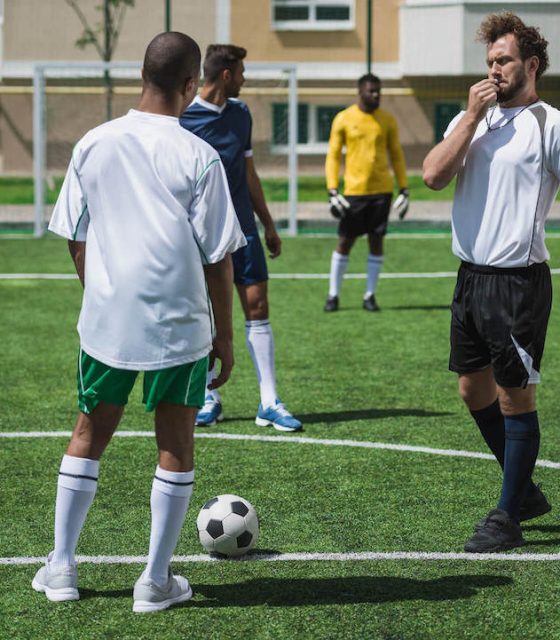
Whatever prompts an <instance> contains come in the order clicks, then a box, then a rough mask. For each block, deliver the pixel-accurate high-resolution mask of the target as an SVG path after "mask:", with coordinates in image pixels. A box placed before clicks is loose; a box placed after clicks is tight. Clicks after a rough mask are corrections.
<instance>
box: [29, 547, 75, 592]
mask: <svg viewBox="0 0 560 640" xmlns="http://www.w3.org/2000/svg"><path fill="white" fill-rule="evenodd" d="M51 557H52V551H51V553H49V556H48V558H47V562H46V564H45V566H44V567H41V568H40V569H39V571H37V573H36V574H35V577H34V578H33V582H32V583H31V586H32V587H33V588H34V589H35V591H39V592H40V593H44V594H45V595H46V596H47V598H48V599H49V600H50V601H51V602H64V601H66V600H79V599H80V594H79V593H78V567H77V566H76V565H75V564H73V565H67V566H64V565H58V564H55V565H53V564H51Z"/></svg>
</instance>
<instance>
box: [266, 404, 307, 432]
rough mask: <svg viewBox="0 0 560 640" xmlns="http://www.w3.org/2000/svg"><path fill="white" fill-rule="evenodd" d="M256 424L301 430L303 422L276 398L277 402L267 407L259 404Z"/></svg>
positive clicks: (288, 429) (280, 429)
mask: <svg viewBox="0 0 560 640" xmlns="http://www.w3.org/2000/svg"><path fill="white" fill-rule="evenodd" d="M255 424H257V425H258V426H259V427H268V426H269V425H272V426H273V427H274V428H275V429H277V430H278V431H301V429H302V426H301V422H300V421H299V420H297V419H296V418H294V416H293V415H292V414H291V413H290V412H289V411H288V410H287V409H286V407H285V405H284V403H283V402H280V400H276V404H274V405H272V406H271V407H267V408H266V409H264V408H263V406H262V404H259V410H258V411H257V417H256V418H255Z"/></svg>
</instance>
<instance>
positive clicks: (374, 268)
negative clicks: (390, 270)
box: [364, 253, 383, 298]
mask: <svg viewBox="0 0 560 640" xmlns="http://www.w3.org/2000/svg"><path fill="white" fill-rule="evenodd" d="M382 266H383V256H375V255H373V253H370V254H369V255H368V259H367V282H366V294H365V296H364V297H365V298H369V296H371V295H372V294H373V293H375V290H376V289H377V281H378V280H379V274H380V273H381V267H382Z"/></svg>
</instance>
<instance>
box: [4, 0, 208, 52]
mask: <svg viewBox="0 0 560 640" xmlns="http://www.w3.org/2000/svg"><path fill="white" fill-rule="evenodd" d="M79 4H80V6H81V7H83V10H84V13H85V15H86V16H87V18H88V20H89V21H90V24H97V23H98V22H101V20H102V12H101V11H96V9H95V7H96V6H97V5H99V4H101V0H79ZM171 5H172V13H171V27H172V28H173V29H174V30H177V31H184V32H186V33H188V34H189V35H191V36H192V37H193V38H195V40H197V41H198V42H199V44H200V45H201V47H202V48H203V49H204V48H205V47H206V44H208V43H209V42H213V41H214V38H215V2H214V0H180V1H179V0H175V1H174V2H172V3H171ZM164 6H165V3H164V1H163V0H136V6H135V7H134V8H129V9H127V14H126V16H125V20H124V26H123V29H122V33H121V35H120V38H119V42H118V46H117V50H116V52H115V55H114V57H113V60H116V61H118V60H141V59H142V57H143V55H144V50H145V48H146V44H147V43H148V42H149V41H150V40H151V38H152V37H153V36H155V35H156V34H157V33H160V32H161V31H164V29H165V15H164ZM81 33H82V26H81V24H80V21H79V20H78V17H77V16H76V14H75V12H74V11H73V9H71V8H70V6H69V5H68V4H67V3H66V2H65V0H4V62H13V61H17V60H74V61H76V62H83V61H86V60H87V61H98V60H99V56H98V54H97V52H96V50H95V49H94V47H93V46H91V45H89V46H88V47H86V49H85V50H82V49H79V48H78V47H76V46H75V42H76V40H77V39H78V37H79V36H80V35H81Z"/></svg>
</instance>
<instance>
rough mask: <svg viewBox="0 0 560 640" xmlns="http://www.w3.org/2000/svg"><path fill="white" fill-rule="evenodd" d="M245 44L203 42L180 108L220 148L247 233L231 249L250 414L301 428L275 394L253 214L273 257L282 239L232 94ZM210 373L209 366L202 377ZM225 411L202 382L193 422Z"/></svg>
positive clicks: (242, 107) (247, 125)
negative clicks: (189, 97) (252, 388)
mask: <svg viewBox="0 0 560 640" xmlns="http://www.w3.org/2000/svg"><path fill="white" fill-rule="evenodd" d="M246 55H247V52H246V50H245V49H243V48H242V47H236V46H234V45H220V44H213V45H209V46H208V48H207V50H206V57H205V60H204V86H203V87H202V89H201V92H200V95H199V96H197V97H196V98H195V100H194V102H193V103H192V104H191V105H190V106H189V107H188V108H187V109H186V110H185V112H184V113H183V115H182V116H181V119H180V122H181V125H182V126H183V127H185V129H188V130H189V131H192V133H194V134H195V135H197V136H199V137H200V138H202V139H203V140H205V141H206V142H208V143H209V144H210V145H211V146H212V147H214V149H216V151H217V152H218V153H219V154H220V158H221V160H222V162H223V164H224V167H225V170H226V174H227V178H228V183H229V188H230V192H231V197H232V200H233V204H234V207H235V211H236V213H237V217H238V219H239V222H240V224H241V229H242V230H243V233H244V234H245V237H246V239H247V246H245V247H243V249H242V250H239V251H236V252H235V253H234V254H232V258H233V267H234V280H235V285H236V287H237V292H238V294H239V299H240V301H241V306H242V307H243V312H244V314H245V320H246V321H245V335H246V339H247V347H248V349H249V353H250V354H251V358H252V360H253V364H254V366H255V370H256V372H257V379H258V381H259V387H260V397H261V402H260V405H259V408H258V411H257V416H256V419H255V422H256V424H258V425H259V426H268V425H272V426H273V427H274V428H275V429H278V430H279V431H299V430H301V428H302V425H301V422H300V421H299V420H297V419H296V418H294V417H293V416H292V415H291V413H290V412H289V411H288V410H287V409H286V406H285V405H284V404H283V403H282V402H281V401H280V400H279V398H278V394H277V392H276V370H275V363H274V338H273V334H272V329H271V326H270V321H269V314H268V292H267V283H268V270H267V266H266V259H265V256H264V251H263V247H262V244H261V240H260V238H259V234H258V231H257V225H256V222H255V214H256V215H257V217H258V218H259V220H260V222H261V223H262V225H263V227H264V239H265V243H266V246H267V249H268V251H269V255H270V257H271V258H276V257H277V256H279V255H280V253H281V248H282V242H281V240H280V237H279V236H278V233H277V232H276V228H275V226H274V222H273V220H272V217H271V215H270V212H269V210H268V207H267V205H266V201H265V199H264V194H263V191H262V187H261V183H260V180H259V177H258V175H257V172H256V169H255V164H254V161H253V151H252V147H251V129H252V120H251V113H250V112H249V109H248V107H247V105H246V104H245V103H243V102H241V101H240V100H237V99H236V98H237V96H238V95H239V91H240V90H241V87H242V85H243V83H244V81H245V78H244V76H243V73H244V70H245V67H244V64H243V60H244V58H245V56H246ZM215 377H216V374H215V372H214V371H213V370H210V371H209V372H208V384H210V382H211V381H212V380H213V379H214V378H215ZM222 419H223V412H222V404H221V399H220V396H219V394H218V393H217V392H216V391H215V390H208V393H207V396H206V400H205V404H204V407H202V409H201V410H200V412H199V414H198V416H197V422H196V423H197V425H200V426H202V425H204V426H210V425H213V424H216V422H218V421H220V420H222Z"/></svg>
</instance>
